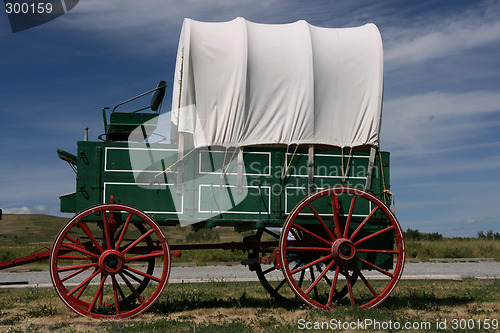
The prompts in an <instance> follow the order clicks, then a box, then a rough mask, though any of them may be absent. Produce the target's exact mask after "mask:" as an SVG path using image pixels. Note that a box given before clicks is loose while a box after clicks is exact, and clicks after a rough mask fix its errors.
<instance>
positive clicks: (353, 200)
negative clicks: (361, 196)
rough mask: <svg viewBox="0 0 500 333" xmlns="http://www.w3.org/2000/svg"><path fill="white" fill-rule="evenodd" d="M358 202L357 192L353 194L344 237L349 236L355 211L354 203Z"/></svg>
mask: <svg viewBox="0 0 500 333" xmlns="http://www.w3.org/2000/svg"><path fill="white" fill-rule="evenodd" d="M355 202H356V194H353V195H352V200H351V207H350V208H349V215H347V221H346V222H345V229H344V238H347V235H348V234H349V225H350V224H351V219H352V213H353V212H354V203H355Z"/></svg>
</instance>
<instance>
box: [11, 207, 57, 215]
mask: <svg viewBox="0 0 500 333" xmlns="http://www.w3.org/2000/svg"><path fill="white" fill-rule="evenodd" d="M2 211H3V214H47V213H48V212H49V211H50V209H49V207H48V206H45V205H36V206H34V207H32V208H30V207H27V206H24V207H13V208H4V209H2Z"/></svg>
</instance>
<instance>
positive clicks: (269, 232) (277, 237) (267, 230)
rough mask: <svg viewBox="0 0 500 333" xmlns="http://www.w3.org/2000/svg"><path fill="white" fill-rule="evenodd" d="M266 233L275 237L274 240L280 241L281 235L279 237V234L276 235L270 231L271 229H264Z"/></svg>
mask: <svg viewBox="0 0 500 333" xmlns="http://www.w3.org/2000/svg"><path fill="white" fill-rule="evenodd" d="M264 232H265V233H267V234H269V235H271V236H273V237H274V238H276V239H279V238H280V235H278V234H277V233H275V232H272V231H271V230H269V229H267V228H265V229H264Z"/></svg>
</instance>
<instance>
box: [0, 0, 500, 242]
mask: <svg viewBox="0 0 500 333" xmlns="http://www.w3.org/2000/svg"><path fill="white" fill-rule="evenodd" d="M238 16H241V17H244V18H246V19H248V20H250V21H254V22H259V23H289V22H294V21H297V20H300V19H304V20H306V21H308V22H309V23H311V24H313V25H317V26H322V27H352V26H359V25H362V24H365V23H368V22H373V23H375V24H376V25H377V26H378V28H379V30H380V32H381V34H382V39H383V42H384V58H385V62H384V64H385V87H384V89H385V90H384V108H383V119H382V134H381V148H382V149H383V150H388V151H390V152H391V154H392V155H391V158H392V165H391V178H392V181H391V182H392V191H393V192H394V193H395V194H396V210H397V216H398V219H399V221H400V223H401V225H402V227H403V229H407V228H412V229H419V230H420V231H424V232H439V233H442V234H443V235H445V236H475V235H476V233H477V231H479V230H485V231H486V230H489V229H491V230H494V231H500V203H499V199H500V193H499V192H500V191H499V188H500V176H499V170H500V135H499V133H500V2H499V1H437V0H433V1H370V2H368V1H284V0H283V1H270V0H267V1H255V0H241V1H231V0H213V1H207V0H204V1H201V0H199V1H192V0H185V1H168V0H158V1H156V0H154V1H153V0H151V1H133V0H130V1H126V0H120V1H118V0H106V1H100V0H82V1H80V2H79V3H78V5H77V6H76V7H75V8H74V9H72V10H71V11H70V12H68V13H67V14H65V15H63V16H61V17H59V18H57V19H55V20H53V21H51V22H49V23H46V24H43V25H41V26H38V27H35V28H32V29H29V30H25V31H22V32H18V33H15V34H14V33H12V32H11V30H10V26H9V22H8V19H7V15H6V14H5V13H0V51H1V53H0V54H1V58H0V59H1V61H0V73H1V75H0V87H1V89H0V115H1V118H0V119H1V120H0V208H2V209H3V211H4V213H23V212H24V213H47V214H53V215H62V214H60V213H59V199H58V196H59V195H61V194H65V193H69V192H73V191H74V190H75V176H74V173H73V171H72V170H71V169H70V168H69V166H68V165H67V164H66V163H65V162H63V161H61V160H59V159H58V158H57V154H56V149H57V148H61V149H64V150H67V151H69V152H75V150H76V141H78V140H82V139H83V135H84V128H85V127H86V126H88V127H89V128H90V138H91V140H95V139H96V138H97V136H98V135H99V134H101V133H102V132H103V125H102V116H101V111H100V109H101V108H102V107H103V106H114V105H116V104H118V103H119V102H121V101H123V100H125V99H127V98H129V97H132V96H135V95H137V94H139V93H141V92H143V91H146V90H149V89H152V88H153V87H154V86H155V85H156V83H157V82H158V81H159V80H161V79H164V80H166V81H167V83H168V84H169V86H170V87H171V83H172V80H173V69H174V66H175V56H176V52H177V43H178V38H179V33H180V29H181V26H182V21H183V19H184V18H185V17H189V18H192V19H195V20H200V21H227V20H231V19H234V18H235V17H238ZM170 99H171V91H169V89H167V95H166V103H164V104H165V105H167V106H168V105H169V104H170V102H169V101H170ZM167 109H168V107H164V111H167Z"/></svg>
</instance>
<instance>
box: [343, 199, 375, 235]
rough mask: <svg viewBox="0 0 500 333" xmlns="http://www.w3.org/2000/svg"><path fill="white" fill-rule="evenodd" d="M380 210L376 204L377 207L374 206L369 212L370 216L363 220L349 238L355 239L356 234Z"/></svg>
mask: <svg viewBox="0 0 500 333" xmlns="http://www.w3.org/2000/svg"><path fill="white" fill-rule="evenodd" d="M377 210H378V206H376V207H375V208H373V210H372V211H371V212H370V214H368V216H367V217H366V218H365V219H364V220H363V222H361V224H360V225H359V226H358V227H357V228H356V230H354V232H353V233H352V235H351V237H350V238H349V240H351V241H352V240H353V239H354V237H356V235H357V234H358V232H360V231H361V229H362V228H363V227H364V226H365V224H366V223H367V222H368V221H370V219H371V218H372V216H373V214H375V213H376V212H377Z"/></svg>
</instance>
